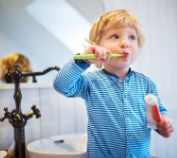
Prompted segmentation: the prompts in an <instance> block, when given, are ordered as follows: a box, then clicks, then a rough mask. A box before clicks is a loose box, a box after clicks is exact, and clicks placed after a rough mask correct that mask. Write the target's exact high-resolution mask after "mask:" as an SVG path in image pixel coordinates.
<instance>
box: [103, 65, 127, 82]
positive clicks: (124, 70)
mask: <svg viewBox="0 0 177 158" xmlns="http://www.w3.org/2000/svg"><path fill="white" fill-rule="evenodd" d="M104 69H105V70H106V71H108V72H110V73H113V74H116V75H117V76H118V77H120V78H122V79H123V80H124V79H125V77H126V76H127V75H128V74H129V69H130V68H129V67H127V68H121V69H116V70H113V69H109V68H107V67H105V68H104Z"/></svg>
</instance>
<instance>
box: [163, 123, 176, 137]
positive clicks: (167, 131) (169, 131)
mask: <svg viewBox="0 0 177 158" xmlns="http://www.w3.org/2000/svg"><path fill="white" fill-rule="evenodd" d="M173 130H174V129H173V126H172V125H171V126H170V127H169V128H167V129H163V130H159V132H160V134H161V135H162V136H163V137H166V138H167V137H170V136H171V134H172V133H173Z"/></svg>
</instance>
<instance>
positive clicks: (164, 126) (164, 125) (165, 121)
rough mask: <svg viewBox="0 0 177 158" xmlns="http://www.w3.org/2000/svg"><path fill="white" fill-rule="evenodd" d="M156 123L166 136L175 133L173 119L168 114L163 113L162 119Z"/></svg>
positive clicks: (160, 131) (161, 132)
mask: <svg viewBox="0 0 177 158" xmlns="http://www.w3.org/2000/svg"><path fill="white" fill-rule="evenodd" d="M156 125H157V129H158V131H159V133H160V134H161V135H162V136H163V137H165V138H168V137H170V136H171V134H172V133H173V130H174V126H173V121H172V120H171V119H170V118H169V117H168V116H165V115H162V119H161V121H160V122H157V124H156Z"/></svg>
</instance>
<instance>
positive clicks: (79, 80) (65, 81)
mask: <svg viewBox="0 0 177 158" xmlns="http://www.w3.org/2000/svg"><path fill="white" fill-rule="evenodd" d="M92 53H94V54H95V55H96V56H97V59H87V60H85V61H86V62H85V63H84V62H83V60H80V61H78V60H77V61H73V60H70V61H69V62H68V63H66V64H65V65H64V66H63V67H62V68H61V69H60V71H59V73H58V74H57V76H56V77H55V79H54V82H53V86H54V88H55V90H56V91H58V92H59V93H61V94H63V95H65V96H66V97H82V98H84V96H86V93H87V90H88V89H87V87H88V76H86V75H82V73H83V72H84V71H85V70H86V69H87V68H88V65H90V64H92V63H95V64H96V63H104V62H105V61H107V60H108V58H106V59H105V56H106V54H110V53H111V52H110V51H109V50H107V49H105V48H103V47H99V46H97V45H91V46H90V47H88V49H87V50H86V51H85V52H84V53H83V54H92ZM100 56H102V57H103V59H100Z"/></svg>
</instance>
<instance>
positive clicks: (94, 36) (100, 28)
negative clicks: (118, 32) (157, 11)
mask: <svg viewBox="0 0 177 158" xmlns="http://www.w3.org/2000/svg"><path fill="white" fill-rule="evenodd" d="M125 26H129V27H131V28H133V29H135V31H136V34H137V42H138V47H139V48H142V47H143V45H144V42H145V40H146V39H145V37H144V35H143V32H142V25H141V23H140V22H139V21H138V20H137V19H136V18H135V17H134V16H133V15H131V14H130V13H129V12H128V11H127V10H124V9H122V10H113V11H110V12H107V13H105V14H103V15H102V16H101V17H100V18H99V19H98V20H97V21H96V22H95V23H94V24H93V26H92V28H91V30H90V36H89V40H87V39H86V41H87V42H88V43H90V44H97V45H98V44H99V42H100V40H101V38H102V37H103V35H104V33H106V31H108V30H109V29H111V28H119V27H125Z"/></svg>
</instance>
